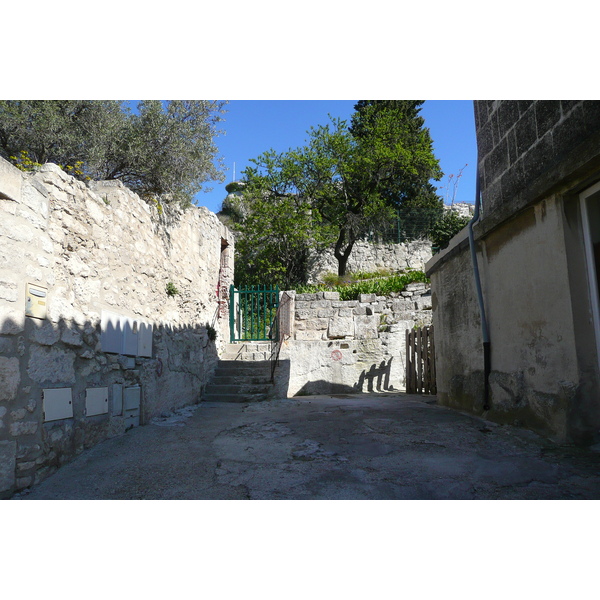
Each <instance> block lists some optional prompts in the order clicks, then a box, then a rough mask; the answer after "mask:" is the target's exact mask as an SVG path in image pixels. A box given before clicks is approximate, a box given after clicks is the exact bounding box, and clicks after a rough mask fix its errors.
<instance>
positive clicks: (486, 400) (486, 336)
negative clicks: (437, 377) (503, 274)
mask: <svg viewBox="0 0 600 600" xmlns="http://www.w3.org/2000/svg"><path fill="white" fill-rule="evenodd" d="M480 203H481V199H480V187H479V156H478V157H477V179H476V183H475V210H474V211H473V218H472V219H471V220H470V221H469V248H470V249H471V261H472V263H473V276H474V278H475V290H476V292H477V302H478V303H479V315H480V317H481V330H482V337H483V373H484V384H483V385H484V387H483V410H484V411H487V410H489V409H490V371H491V368H492V367H491V346H490V332H489V329H488V324H487V318H486V315H485V306H484V305H483V293H482V291H481V279H480V277H479V267H478V265H477V253H476V252H475V239H474V238H473V225H474V224H475V223H476V222H477V221H478V219H479V207H480Z"/></svg>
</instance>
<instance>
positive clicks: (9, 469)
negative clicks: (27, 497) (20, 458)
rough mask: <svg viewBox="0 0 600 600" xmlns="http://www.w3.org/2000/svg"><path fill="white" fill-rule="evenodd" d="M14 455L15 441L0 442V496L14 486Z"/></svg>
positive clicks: (15, 452) (15, 450)
mask: <svg viewBox="0 0 600 600" xmlns="http://www.w3.org/2000/svg"><path fill="white" fill-rule="evenodd" d="M16 455H17V442H16V441H0V494H3V493H6V492H8V491H10V490H11V489H12V488H13V486H14V485H15V466H16V461H17V458H16Z"/></svg>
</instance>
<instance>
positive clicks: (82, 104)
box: [0, 100, 224, 205]
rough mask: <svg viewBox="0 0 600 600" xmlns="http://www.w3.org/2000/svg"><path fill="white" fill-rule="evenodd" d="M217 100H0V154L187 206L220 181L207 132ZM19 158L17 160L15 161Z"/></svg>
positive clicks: (218, 109)
mask: <svg viewBox="0 0 600 600" xmlns="http://www.w3.org/2000/svg"><path fill="white" fill-rule="evenodd" d="M223 106H224V103H223V102H213V101H205V100H197V101H196V100H195V101H179V100H172V101H166V102H161V101H158V100H149V101H141V102H140V103H139V104H138V107H137V108H138V112H137V113H133V112H132V111H131V110H130V108H129V107H128V106H127V104H126V103H124V102H121V101H112V100H107V101H104V100H102V101H97V100H23V101H12V100H9V101H0V156H2V157H3V158H5V159H9V160H13V162H15V163H17V166H18V163H19V159H17V158H12V159H11V158H10V157H19V156H20V152H21V151H25V152H27V155H28V157H29V159H30V160H31V161H32V163H34V164H35V163H38V164H43V163H46V162H53V163H56V164H57V165H66V166H65V167H63V168H64V169H65V171H67V172H68V173H70V174H72V175H73V176H75V177H77V178H78V179H81V180H87V179H90V178H93V179H104V180H106V179H109V180H110V179H120V180H121V181H123V183H125V184H126V185H127V186H128V187H130V188H131V189H132V190H133V191H135V192H137V193H138V194H140V195H141V196H142V197H145V198H151V197H154V196H158V197H160V198H161V201H162V202H163V203H164V202H179V203H181V204H182V205H187V204H190V203H191V201H192V198H193V196H194V195H195V194H196V193H197V192H198V191H200V190H201V189H202V187H203V185H204V183H205V182H208V181H212V180H219V179H222V173H221V171H220V167H221V165H220V163H219V161H217V163H218V166H215V160H216V156H217V149H216V147H215V145H214V143H213V137H215V136H216V135H217V134H218V131H217V130H216V125H217V123H218V122H219V121H221V120H222V119H221V117H220V115H221V114H222V113H223V112H224V111H223ZM20 162H21V164H24V162H23V161H22V160H21V161H20Z"/></svg>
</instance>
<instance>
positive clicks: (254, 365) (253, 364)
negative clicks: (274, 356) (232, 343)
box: [215, 360, 271, 376]
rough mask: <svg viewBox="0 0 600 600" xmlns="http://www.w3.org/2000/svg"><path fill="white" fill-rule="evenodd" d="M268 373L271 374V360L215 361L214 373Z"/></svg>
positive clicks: (260, 374)
mask: <svg viewBox="0 0 600 600" xmlns="http://www.w3.org/2000/svg"><path fill="white" fill-rule="evenodd" d="M265 373H268V374H269V376H270V375H271V361H270V360H262V361H246V360H243V361H242V360H220V361H219V362H218V363H217V368H216V370H215V375H216V376H219V375H236V374H239V375H244V376H246V375H252V374H257V375H259V376H262V375H264V374H265Z"/></svg>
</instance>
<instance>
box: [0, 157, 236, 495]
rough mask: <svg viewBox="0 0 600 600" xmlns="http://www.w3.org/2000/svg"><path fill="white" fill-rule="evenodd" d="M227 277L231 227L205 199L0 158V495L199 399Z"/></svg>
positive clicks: (221, 333)
mask: <svg viewBox="0 0 600 600" xmlns="http://www.w3.org/2000/svg"><path fill="white" fill-rule="evenodd" d="M232 280H233V237H232V235H231V233H230V232H229V230H228V229H227V228H226V227H225V226H223V225H222V224H221V223H220V222H219V220H218V219H217V217H216V216H215V215H214V214H212V213H211V212H209V211H208V210H207V209H205V208H197V207H193V208H191V209H189V210H187V211H182V210H180V209H179V210H178V209H168V208H167V207H165V208H162V207H158V206H156V207H154V206H150V205H148V204H147V203H146V202H144V201H143V200H141V199H140V198H139V197H138V196H137V195H136V194H134V193H132V192H131V191H130V190H129V189H127V188H126V187H124V186H123V185H122V184H121V183H120V182H117V181H112V182H92V183H90V184H89V185H85V184H84V183H82V182H80V181H77V180H76V179H74V178H72V177H70V176H69V175H67V174H66V173H64V172H63V171H62V170H61V169H60V168H59V167H57V166H56V165H52V164H48V165H44V166H43V167H42V168H41V169H40V170H39V171H38V172H35V173H28V174H24V173H22V172H21V171H19V170H18V169H16V168H15V167H13V166H12V165H10V164H9V163H7V162H6V161H3V160H2V159H0V497H2V496H3V495H9V494H11V493H12V492H14V491H15V490H19V489H22V488H25V487H28V486H30V485H31V484H33V483H35V482H38V481H40V480H41V479H42V478H44V477H45V476H47V475H48V474H49V473H51V472H52V471H53V470H55V469H56V468H57V467H58V466H59V465H60V464H62V463H64V462H65V461H68V460H69V459H70V458H72V457H73V456H74V455H76V454H78V453H80V452H81V451H82V450H83V449H84V448H87V447H89V446H91V445H93V444H95V443H97V442H99V441H101V440H103V439H105V438H106V437H109V436H112V435H116V434H119V433H122V432H124V431H125V430H126V429H127V428H128V427H130V426H132V425H137V424H139V423H145V422H147V421H148V420H149V419H151V418H152V417H153V416H156V415H159V414H161V413H164V412H168V411H170V410H173V409H175V408H178V407H181V406H184V405H187V404H191V403H194V402H197V401H198V399H199V398H200V395H201V392H202V388H203V386H204V385H205V384H206V382H207V380H208V378H209V377H210V375H211V374H212V372H213V371H214V368H215V366H216V362H217V358H218V348H219V346H220V344H221V343H223V342H225V341H227V340H228V337H229V323H228V318H227V305H228V298H227V293H228V290H229V284H230V283H231V282H232ZM168 283H171V284H172V286H173V288H174V289H176V290H177V293H176V294H173V295H169V294H167V292H166V288H167V284H168ZM173 288H172V289H173ZM219 311H220V312H219ZM207 324H210V325H212V326H214V328H215V329H216V330H217V340H216V342H212V341H211V340H209V337H208V330H207V327H206V325H207Z"/></svg>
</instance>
